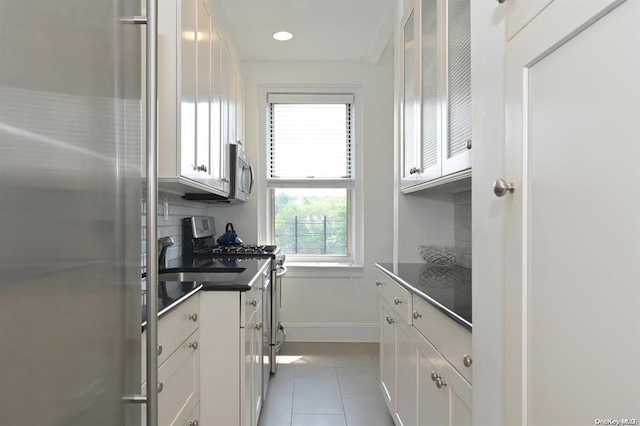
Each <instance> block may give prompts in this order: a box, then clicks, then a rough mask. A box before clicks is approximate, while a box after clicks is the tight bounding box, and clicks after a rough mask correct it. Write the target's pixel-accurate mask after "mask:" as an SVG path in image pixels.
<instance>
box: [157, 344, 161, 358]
mask: <svg viewBox="0 0 640 426" xmlns="http://www.w3.org/2000/svg"><path fill="white" fill-rule="evenodd" d="M157 352H158V356H160V355H161V354H162V345H158V351H157Z"/></svg>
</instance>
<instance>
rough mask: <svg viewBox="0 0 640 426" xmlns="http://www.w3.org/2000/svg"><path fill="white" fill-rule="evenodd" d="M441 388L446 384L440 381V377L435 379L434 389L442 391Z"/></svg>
mask: <svg viewBox="0 0 640 426" xmlns="http://www.w3.org/2000/svg"><path fill="white" fill-rule="evenodd" d="M443 386H447V384H446V383H445V382H444V380H442V377H438V378H437V379H436V387H437V388H438V389H442V387H443Z"/></svg>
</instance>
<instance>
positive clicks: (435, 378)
mask: <svg viewBox="0 0 640 426" xmlns="http://www.w3.org/2000/svg"><path fill="white" fill-rule="evenodd" d="M438 378H440V376H439V375H438V373H436V372H435V371H432V372H431V380H433V381H434V382H435V381H436V380H438Z"/></svg>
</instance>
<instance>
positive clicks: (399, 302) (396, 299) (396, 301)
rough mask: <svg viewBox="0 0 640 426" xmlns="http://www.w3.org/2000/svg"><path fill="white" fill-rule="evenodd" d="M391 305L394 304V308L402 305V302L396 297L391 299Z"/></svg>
mask: <svg viewBox="0 0 640 426" xmlns="http://www.w3.org/2000/svg"><path fill="white" fill-rule="evenodd" d="M393 303H395V304H396V306H398V305H399V304H401V303H402V300H400V299H398V298H397V297H396V298H395V299H393Z"/></svg>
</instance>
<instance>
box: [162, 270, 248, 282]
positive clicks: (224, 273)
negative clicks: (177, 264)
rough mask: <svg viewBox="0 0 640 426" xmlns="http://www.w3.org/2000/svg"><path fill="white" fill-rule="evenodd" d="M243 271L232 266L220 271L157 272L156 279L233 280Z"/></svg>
mask: <svg viewBox="0 0 640 426" xmlns="http://www.w3.org/2000/svg"><path fill="white" fill-rule="evenodd" d="M243 271H244V268H234V270H233V271H229V270H221V271H220V272H216V271H210V272H165V273H160V274H158V281H200V282H204V281H209V282H211V281H213V282H224V281H233V280H235V279H236V278H238V275H240V274H241V273H242V272H243Z"/></svg>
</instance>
